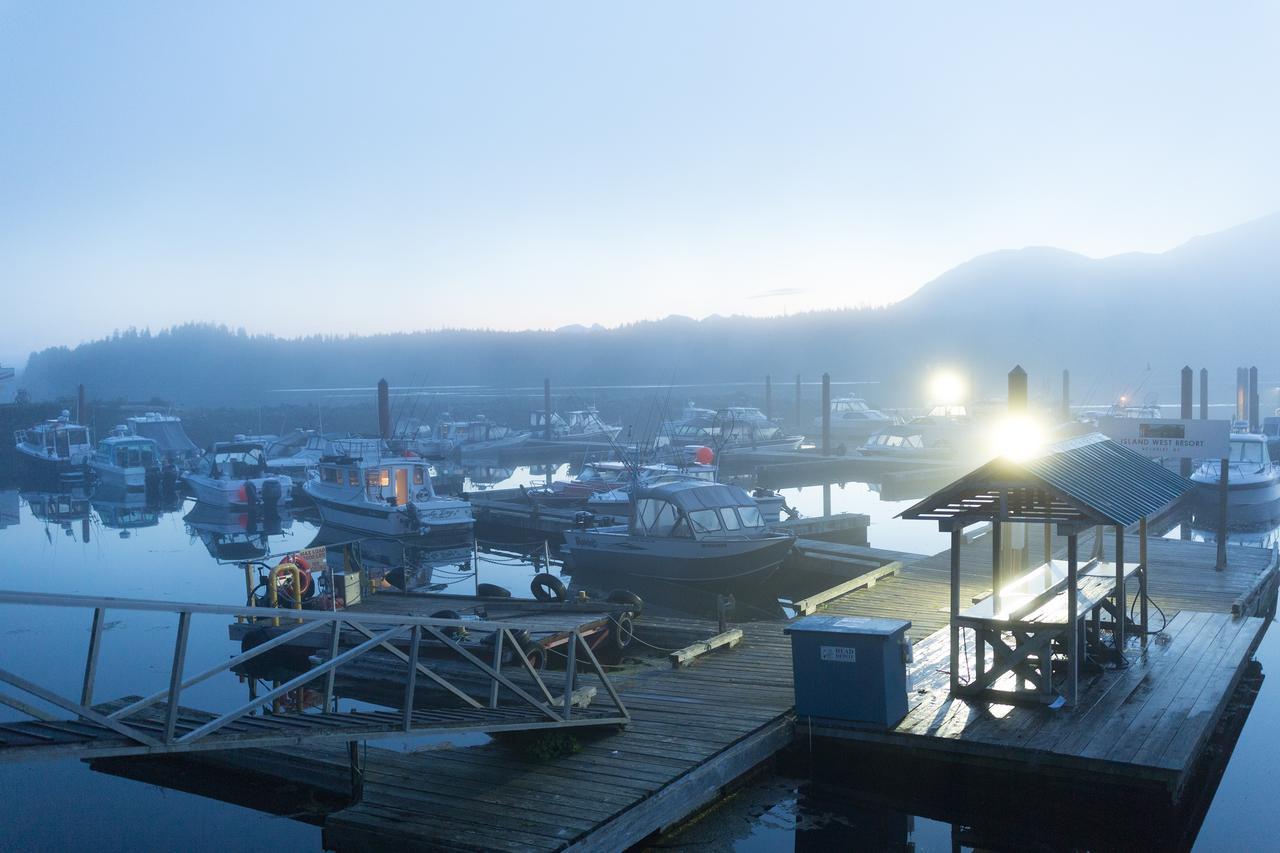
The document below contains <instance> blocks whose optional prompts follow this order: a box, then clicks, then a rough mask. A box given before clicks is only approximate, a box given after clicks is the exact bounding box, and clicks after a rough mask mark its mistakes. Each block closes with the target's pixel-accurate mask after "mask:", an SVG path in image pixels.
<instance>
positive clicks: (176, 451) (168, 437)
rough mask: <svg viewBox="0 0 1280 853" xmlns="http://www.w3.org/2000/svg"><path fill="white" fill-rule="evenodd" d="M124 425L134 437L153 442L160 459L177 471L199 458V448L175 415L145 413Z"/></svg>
mask: <svg viewBox="0 0 1280 853" xmlns="http://www.w3.org/2000/svg"><path fill="white" fill-rule="evenodd" d="M125 423H127V424H128V425H129V431H130V432H132V433H133V434H134V435H136V436H140V437H142V438H149V439H151V440H152V441H154V442H155V443H156V447H157V449H158V450H159V452H160V457H161V458H162V459H164V460H165V461H166V462H168V463H169V464H171V465H174V466H176V467H177V468H179V469H182V470H184V471H185V470H187V469H188V468H190V467H191V466H192V465H193V464H195V461H196V460H197V459H199V458H200V448H199V447H197V446H196V443H195V442H194V441H192V440H191V439H190V438H189V437H187V433H186V430H184V429H183V428H182V419H181V418H179V417H177V416H175V415H165V414H161V413H160V412H147V413H145V414H142V415H135V416H134V417H131V418H128V419H127V420H126V421H125Z"/></svg>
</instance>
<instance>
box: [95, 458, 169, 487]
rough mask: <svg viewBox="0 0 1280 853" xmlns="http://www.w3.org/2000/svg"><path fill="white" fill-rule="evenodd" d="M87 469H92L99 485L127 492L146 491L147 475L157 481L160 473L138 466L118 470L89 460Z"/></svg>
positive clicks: (118, 468) (116, 467) (114, 466)
mask: <svg viewBox="0 0 1280 853" xmlns="http://www.w3.org/2000/svg"><path fill="white" fill-rule="evenodd" d="M89 467H90V468H92V469H93V476H94V479H95V480H97V481H98V482H99V483H101V484H103V485H104V486H108V487H110V488H114V489H123V490H125V491H129V492H142V491H146V488H147V478H148V475H150V476H152V477H154V478H156V479H157V481H158V479H159V476H160V472H159V471H158V470H155V469H147V468H143V467H140V466H135V467H132V468H120V467H118V466H116V465H102V464H100V463H97V462H94V461H93V460H90V462H89Z"/></svg>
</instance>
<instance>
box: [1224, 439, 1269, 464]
mask: <svg viewBox="0 0 1280 853" xmlns="http://www.w3.org/2000/svg"><path fill="white" fill-rule="evenodd" d="M1264 447H1266V445H1264V444H1263V443H1262V442H1260V441H1233V442H1231V461H1232V462H1245V463H1257V464H1259V465H1261V464H1262V462H1263V459H1262V454H1263V448H1264Z"/></svg>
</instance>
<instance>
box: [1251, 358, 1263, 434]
mask: <svg viewBox="0 0 1280 853" xmlns="http://www.w3.org/2000/svg"><path fill="white" fill-rule="evenodd" d="M1258 403H1259V401H1258V368H1257V367H1250V368H1249V432H1257V431H1258V427H1259V426H1261V425H1262V418H1261V417H1259V416H1258V408H1259V406H1258Z"/></svg>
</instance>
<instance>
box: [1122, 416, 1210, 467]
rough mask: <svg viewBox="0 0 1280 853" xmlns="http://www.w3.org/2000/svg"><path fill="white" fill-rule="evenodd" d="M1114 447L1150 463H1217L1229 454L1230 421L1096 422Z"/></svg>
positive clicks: (1124, 420)
mask: <svg viewBox="0 0 1280 853" xmlns="http://www.w3.org/2000/svg"><path fill="white" fill-rule="evenodd" d="M1098 429H1099V431H1100V432H1102V434H1103V435H1105V436H1106V437H1107V438H1109V439H1111V440H1112V441H1114V442H1115V443H1116V444H1120V445H1123V446H1124V447H1127V448H1129V449H1130V450H1133V451H1136V452H1138V453H1141V454H1142V455H1143V456H1147V457H1150V458H1152V459H1221V458H1223V457H1225V456H1226V455H1227V454H1228V452H1229V447H1230V437H1231V423H1230V421H1220V420H1214V421H1208V420H1205V421H1196V420H1190V421H1185V420H1166V419H1161V418H1153V419H1140V418H1099V419H1098Z"/></svg>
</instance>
